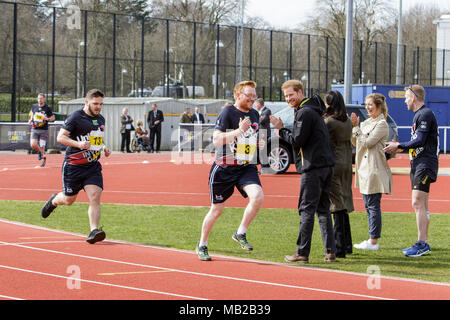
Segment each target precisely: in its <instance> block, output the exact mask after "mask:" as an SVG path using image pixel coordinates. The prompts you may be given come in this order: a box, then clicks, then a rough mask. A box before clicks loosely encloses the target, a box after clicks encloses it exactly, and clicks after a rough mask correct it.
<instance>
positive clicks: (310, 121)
mask: <svg viewBox="0 0 450 320" xmlns="http://www.w3.org/2000/svg"><path fill="white" fill-rule="evenodd" d="M281 89H282V90H283V92H284V96H285V97H286V102H287V103H288V104H289V106H290V107H291V108H294V112H295V115H294V124H293V130H292V132H290V131H289V130H287V129H285V128H284V125H283V122H282V121H281V119H280V118H276V117H275V116H271V117H270V122H271V123H272V124H273V126H274V127H275V129H276V131H275V132H277V134H278V135H279V136H280V137H282V138H283V139H284V140H286V141H288V142H289V143H290V144H291V145H292V147H293V150H294V155H295V166H296V168H297V172H298V173H301V174H302V175H301V182H300V195H299V200H298V212H299V215H300V228H299V234H298V238H297V251H296V252H295V253H294V254H293V255H291V256H286V257H285V260H286V261H287V262H300V263H308V262H309V254H310V251H311V238H312V233H313V228H314V214H315V213H317V217H318V219H319V225H320V231H321V233H322V241H323V246H324V248H325V256H324V260H325V261H327V262H335V261H336V243H335V240H334V232H333V223H332V219H331V214H330V191H331V179H332V177H333V170H334V169H333V168H334V155H333V150H332V147H331V141H330V135H329V134H328V129H327V126H326V125H325V122H324V120H323V118H322V116H323V114H324V112H325V104H324V102H323V101H322V99H321V98H320V96H318V95H313V96H312V97H311V98H305V96H304V95H303V84H302V82H301V81H299V80H294V79H293V80H288V81H286V82H285V83H284V84H283V86H282V88H281Z"/></svg>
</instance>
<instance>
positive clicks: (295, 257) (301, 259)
mask: <svg viewBox="0 0 450 320" xmlns="http://www.w3.org/2000/svg"><path fill="white" fill-rule="evenodd" d="M284 260H285V261H286V262H300V263H308V257H305V256H301V255H299V254H298V253H297V252H296V253H294V254H293V255H292V256H285V257H284Z"/></svg>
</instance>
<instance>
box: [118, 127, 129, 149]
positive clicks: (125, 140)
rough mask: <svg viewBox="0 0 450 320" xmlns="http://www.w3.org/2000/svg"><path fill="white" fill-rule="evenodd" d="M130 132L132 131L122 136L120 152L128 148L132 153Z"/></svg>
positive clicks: (126, 131)
mask: <svg viewBox="0 0 450 320" xmlns="http://www.w3.org/2000/svg"><path fill="white" fill-rule="evenodd" d="M130 132H131V130H125V132H124V133H121V135H122V143H121V144H120V151H123V150H124V149H125V147H126V150H127V152H131V150H130Z"/></svg>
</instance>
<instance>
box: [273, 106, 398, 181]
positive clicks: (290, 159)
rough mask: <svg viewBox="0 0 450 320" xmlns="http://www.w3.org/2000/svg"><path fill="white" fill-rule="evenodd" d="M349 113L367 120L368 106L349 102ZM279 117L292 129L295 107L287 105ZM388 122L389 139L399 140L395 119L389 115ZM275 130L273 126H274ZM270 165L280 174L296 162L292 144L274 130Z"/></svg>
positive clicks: (361, 120) (278, 113)
mask: <svg viewBox="0 0 450 320" xmlns="http://www.w3.org/2000/svg"><path fill="white" fill-rule="evenodd" d="M346 108H347V113H348V115H349V116H350V115H351V114H352V113H353V112H354V113H355V114H356V115H357V116H359V118H360V122H363V121H364V120H366V119H367V118H368V117H369V115H368V114H367V111H366V108H365V106H363V105H355V104H348V105H346ZM274 115H275V116H276V117H279V118H280V119H281V120H282V121H283V124H284V127H285V128H286V129H289V130H291V131H292V127H293V123H294V109H293V108H291V107H286V108H284V109H282V110H280V111H278V112H277V113H275V114H274ZM387 123H388V125H389V137H388V141H391V140H397V141H398V129H397V124H396V123H395V121H394V119H392V118H391V116H389V115H388V119H387ZM272 131H273V127H272ZM386 157H387V158H388V160H389V158H390V155H388V154H386ZM268 158H269V165H270V168H271V170H272V171H273V172H274V173H277V174H280V173H285V172H286V170H287V169H289V166H290V165H291V164H292V163H294V152H293V150H292V146H291V145H290V144H289V143H288V142H287V141H285V140H283V139H280V138H278V136H277V135H276V134H275V133H274V132H273V133H272V138H271V150H270V154H269V157H268ZM354 158H355V148H353V161H354Z"/></svg>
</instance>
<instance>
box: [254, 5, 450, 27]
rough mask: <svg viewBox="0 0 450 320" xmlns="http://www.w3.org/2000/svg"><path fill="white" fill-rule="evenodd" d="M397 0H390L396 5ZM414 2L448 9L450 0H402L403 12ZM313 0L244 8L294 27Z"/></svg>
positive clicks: (274, 24)
mask: <svg viewBox="0 0 450 320" xmlns="http://www.w3.org/2000/svg"><path fill="white" fill-rule="evenodd" d="M398 1H399V0H392V2H393V4H394V7H395V8H397V7H398ZM416 3H423V4H436V5H439V6H440V7H442V8H444V9H450V0H403V2H402V6H403V12H404V11H405V10H406V9H408V8H409V7H410V6H412V5H415V4H416ZM314 4H315V0H247V6H246V8H245V11H246V14H247V15H248V16H259V17H262V18H263V19H264V20H266V21H267V22H269V23H270V24H272V26H274V27H275V28H282V27H287V28H291V27H295V26H296V25H298V23H299V22H300V21H301V19H302V18H304V17H306V16H307V15H308V14H309V13H311V12H312V10H313V9H314Z"/></svg>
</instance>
